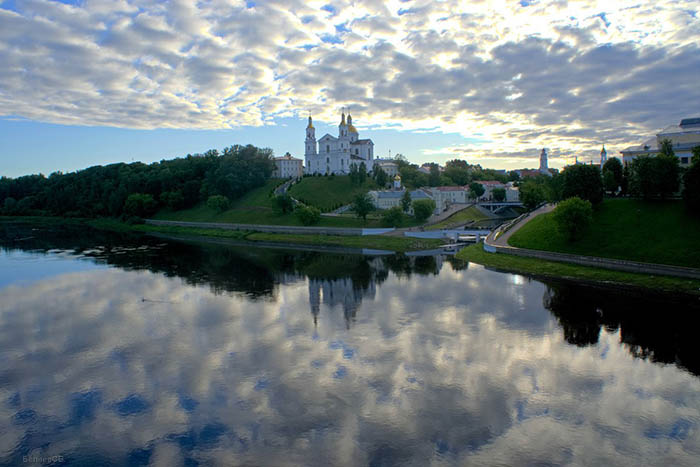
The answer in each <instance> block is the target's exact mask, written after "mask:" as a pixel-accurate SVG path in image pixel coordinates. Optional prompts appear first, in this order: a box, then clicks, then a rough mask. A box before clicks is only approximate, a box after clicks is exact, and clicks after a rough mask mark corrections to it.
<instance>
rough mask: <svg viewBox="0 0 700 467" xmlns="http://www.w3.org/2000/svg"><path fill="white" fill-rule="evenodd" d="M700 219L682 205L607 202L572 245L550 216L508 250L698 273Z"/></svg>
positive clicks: (526, 229) (527, 226) (513, 239)
mask: <svg viewBox="0 0 700 467" xmlns="http://www.w3.org/2000/svg"><path fill="white" fill-rule="evenodd" d="M698 238H700V219H698V218H697V217H695V216H690V215H688V212H687V211H686V209H685V207H684V206H683V203H682V202H680V201H642V200H633V199H607V200H605V201H604V202H603V203H602V204H601V205H600V207H599V209H597V210H594V212H593V224H592V227H591V228H590V229H588V230H587V231H586V232H585V233H584V234H583V235H582V236H581V238H580V239H579V240H578V241H576V242H574V243H571V242H569V241H568V240H567V238H566V237H565V235H564V234H562V233H561V232H560V231H559V230H558V229H557V225H556V222H555V221H554V218H553V216H552V213H548V214H542V215H540V216H537V217H536V218H534V219H532V220H531V221H530V222H528V223H527V224H525V225H524V226H523V227H522V228H520V229H519V230H518V231H517V232H515V233H514V234H513V235H512V236H511V237H510V238H509V240H508V242H509V244H510V245H513V246H516V247H520V248H531V249H534V250H547V251H557V252H560V253H573V254H579V255H588V256H602V257H606V258H618V259H629V260H633V261H643V262H648V263H661V264H673V265H678V266H688V267H700V245H699V244H698V241H697V239H698Z"/></svg>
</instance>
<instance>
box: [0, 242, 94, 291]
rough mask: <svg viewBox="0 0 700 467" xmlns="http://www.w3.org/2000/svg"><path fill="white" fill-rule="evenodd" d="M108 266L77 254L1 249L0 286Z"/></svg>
mask: <svg viewBox="0 0 700 467" xmlns="http://www.w3.org/2000/svg"><path fill="white" fill-rule="evenodd" d="M105 267H106V266H104V265H101V264H96V263H95V262H93V261H89V260H83V261H76V258H75V256H72V255H71V254H69V253H66V252H63V253H62V254H51V255H46V254H44V253H32V252H26V251H13V252H12V253H9V252H7V251H5V250H0V288H2V287H5V286H7V285H10V284H16V283H21V282H31V281H36V280H40V279H45V278H48V277H51V276H56V275H59V274H65V273H66V272H78V271H91V270H94V269H105Z"/></svg>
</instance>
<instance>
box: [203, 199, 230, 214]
mask: <svg viewBox="0 0 700 467" xmlns="http://www.w3.org/2000/svg"><path fill="white" fill-rule="evenodd" d="M207 207H208V208H209V209H213V210H215V211H217V212H224V211H225V210H227V209H228V207H229V201H228V198H227V197H225V196H222V195H213V196H210V197H209V199H208V200H207Z"/></svg>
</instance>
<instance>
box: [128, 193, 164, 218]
mask: <svg viewBox="0 0 700 467" xmlns="http://www.w3.org/2000/svg"><path fill="white" fill-rule="evenodd" d="M157 209H158V203H156V200H154V199H153V196H151V195H148V194H143V193H133V194H131V195H129V196H128V197H127V198H126V201H124V214H125V215H126V216H127V217H132V216H133V217H149V216H151V215H153V214H154V213H155V212H156V210H157Z"/></svg>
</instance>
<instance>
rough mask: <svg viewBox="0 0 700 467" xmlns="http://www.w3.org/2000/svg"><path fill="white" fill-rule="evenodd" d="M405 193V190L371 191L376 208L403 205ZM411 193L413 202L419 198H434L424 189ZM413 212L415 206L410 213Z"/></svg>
mask: <svg viewBox="0 0 700 467" xmlns="http://www.w3.org/2000/svg"><path fill="white" fill-rule="evenodd" d="M404 193H405V190H375V191H370V192H369V195H370V197H371V198H372V203H373V204H374V207H375V208H377V209H391V208H393V207H395V206H401V198H403V195H404ZM409 194H410V195H411V202H413V201H417V200H419V199H432V196H430V195H429V194H428V193H427V192H426V191H425V190H423V189H418V190H413V191H411V192H410V193H409ZM412 213H413V208H412V207H411V208H410V209H409V214H412Z"/></svg>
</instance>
